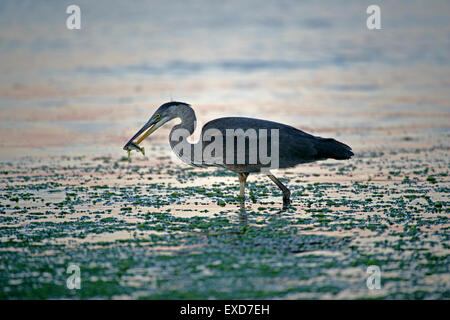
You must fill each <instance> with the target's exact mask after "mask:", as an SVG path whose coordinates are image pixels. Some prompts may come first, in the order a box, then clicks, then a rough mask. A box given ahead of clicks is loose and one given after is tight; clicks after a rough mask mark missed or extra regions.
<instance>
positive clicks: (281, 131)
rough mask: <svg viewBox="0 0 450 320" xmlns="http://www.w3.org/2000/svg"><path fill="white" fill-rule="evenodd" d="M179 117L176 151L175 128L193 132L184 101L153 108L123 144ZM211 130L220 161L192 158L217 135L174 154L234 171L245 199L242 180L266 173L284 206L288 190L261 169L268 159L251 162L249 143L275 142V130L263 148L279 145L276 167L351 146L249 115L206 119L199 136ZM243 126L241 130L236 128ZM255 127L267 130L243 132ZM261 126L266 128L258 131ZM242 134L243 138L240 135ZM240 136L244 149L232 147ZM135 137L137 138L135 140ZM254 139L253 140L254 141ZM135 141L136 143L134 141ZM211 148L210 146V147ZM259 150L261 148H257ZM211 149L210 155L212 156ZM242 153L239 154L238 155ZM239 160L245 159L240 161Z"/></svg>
mask: <svg viewBox="0 0 450 320" xmlns="http://www.w3.org/2000/svg"><path fill="white" fill-rule="evenodd" d="M175 118H179V119H181V123H180V124H178V125H176V126H174V127H173V128H172V131H171V132H170V137H171V138H170V139H169V140H170V146H171V147H172V150H174V151H175V150H176V148H177V144H178V143H179V139H172V138H173V137H174V136H175V135H176V134H175V135H174V133H176V132H177V131H176V130H178V129H179V130H180V131H183V130H184V131H185V132H186V133H187V135H192V133H193V132H194V130H195V126H196V117H195V113H194V110H192V108H191V107H190V106H189V105H188V104H186V103H183V102H168V103H165V104H163V105H162V106H160V107H159V108H158V110H156V112H155V113H154V114H153V115H152V117H151V118H150V120H149V121H148V122H147V123H146V124H145V125H144V126H143V127H142V129H141V130H139V131H138V132H137V133H136V134H135V135H134V136H133V137H132V138H131V139H130V141H128V143H127V144H126V145H125V147H124V149H125V150H130V149H136V148H135V147H136V145H137V147H138V145H139V144H140V143H141V142H142V141H143V140H144V139H145V138H147V137H148V136H149V135H150V134H151V133H152V132H154V131H155V130H157V129H158V128H159V127H161V126H162V125H164V124H165V123H166V122H168V121H170V120H172V119H175ZM208 129H212V130H215V131H216V132H218V133H220V134H221V135H222V137H224V138H223V140H222V144H221V146H222V148H223V152H222V154H221V155H220V156H221V157H223V159H221V160H223V161H220V162H215V163H210V162H206V161H204V160H200V162H199V161H198V160H196V159H194V154H195V152H196V146H198V143H202V145H201V146H200V150H202V151H204V150H205V148H206V147H207V146H208V145H209V144H212V143H213V142H214V141H215V140H216V139H217V136H215V137H213V138H214V139H213V138H210V139H209V140H208V141H206V140H202V138H200V140H202V141H200V142H197V143H193V144H191V143H189V145H188V146H189V148H191V150H192V153H190V155H191V156H190V157H186V156H185V157H183V155H182V154H180V153H179V152H178V151H177V154H178V155H179V156H181V158H182V159H183V161H185V162H186V163H188V164H190V165H194V166H200V167H207V166H215V167H221V168H225V169H228V170H231V171H234V172H236V173H237V174H238V175H239V182H240V197H241V199H244V192H245V182H246V180H247V177H248V175H249V174H250V173H252V172H265V173H266V174H267V176H268V177H269V178H270V179H271V180H272V181H273V182H274V183H275V184H276V185H277V186H278V187H279V188H280V189H281V191H282V192H283V203H284V205H288V204H289V202H290V191H289V189H288V188H286V186H284V185H283V184H282V183H281V182H280V181H279V180H278V179H277V178H276V177H275V176H273V175H272V174H271V173H270V171H263V170H264V168H267V165H266V164H267V162H263V161H262V160H261V159H260V158H258V159H257V161H256V162H255V161H251V159H250V158H251V152H252V151H251V150H250V146H251V145H252V142H256V143H257V144H256V145H258V146H260V145H261V144H260V143H262V142H265V143H266V144H270V143H269V141H270V142H271V141H272V137H273V138H274V139H273V140H274V141H275V134H274V133H272V132H274V131H273V130H274V129H275V130H277V131H276V132H277V133H278V140H277V144H276V145H270V146H268V147H266V148H267V149H265V150H266V153H267V154H268V153H269V151H271V152H272V154H273V153H274V151H275V150H272V149H273V148H274V147H276V148H278V157H277V162H278V166H277V167H278V168H289V167H293V166H295V165H297V164H300V163H307V162H313V161H317V160H325V159H337V160H345V159H349V158H350V157H351V156H352V155H353V152H352V151H351V148H350V147H349V146H347V145H345V144H343V143H341V142H339V141H336V140H334V139H331V138H321V137H316V136H313V135H310V134H308V133H305V132H303V131H300V130H298V129H295V128H294V127H291V126H288V125H285V124H281V123H276V122H272V121H266V120H258V119H252V118H242V117H229V118H220V119H215V120H212V121H210V122H208V123H207V124H206V125H205V126H204V127H203V128H202V135H201V137H203V136H204V133H205V132H206V131H207V130H208ZM238 129H242V130H240V131H239V130H238ZM249 129H250V130H251V129H253V130H255V131H259V132H266V135H261V134H259V135H257V136H256V137H255V136H251V135H247V134H245V133H248V132H250V131H248V130H249ZM261 129H266V130H263V131H261ZM229 130H233V131H232V132H235V133H236V132H241V133H240V135H241V136H240V137H239V134H236V136H235V137H233V139H232V140H229V143H228V144H229V145H228V147H230V144H233V146H232V149H231V150H233V152H234V154H233V157H232V161H229V159H226V155H227V151H228V150H227V145H226V144H227V139H226V136H227V131H228V132H229ZM242 136H243V137H242ZM239 138H244V140H243V141H244V148H245V149H243V150H242V149H239V148H235V147H234V146H235V142H236V140H239ZM135 139H138V140H137V141H136V142H135V141H134V140H135ZM255 140H256V141H255ZM134 143H135V144H134ZM210 149H211V148H210ZM260 151H261V150H260ZM215 152H216V151H214V152H213V153H212V154H213V155H215ZM240 153H241V154H240ZM217 154H220V153H217ZM239 157H241V161H237V160H236V159H239ZM242 159H244V161H243V162H242Z"/></svg>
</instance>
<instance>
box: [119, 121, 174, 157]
mask: <svg viewBox="0 0 450 320" xmlns="http://www.w3.org/2000/svg"><path fill="white" fill-rule="evenodd" d="M169 120H170V118H168V117H165V118H161V117H160V116H159V115H157V116H152V117H151V119H150V120H149V121H148V122H147V123H146V124H145V125H144V126H143V127H142V128H141V129H140V130H139V131H138V132H137V133H136V134H135V135H134V136H133V137H132V138H131V139H130V140H129V141H128V142H127V143H126V144H125V146H124V147H123V150H125V151H127V152H128V159H130V152H131V151H132V150H135V151H140V152H142V154H143V155H145V149H144V147H141V146H139V144H140V143H141V142H142V141H144V139H145V138H147V137H148V136H149V135H151V134H152V133H153V132H155V131H156V130H157V129H158V128H159V127H161V126H162V125H163V124H164V123H166V122H167V121H169ZM135 139H137V141H136V142H134V140H135Z"/></svg>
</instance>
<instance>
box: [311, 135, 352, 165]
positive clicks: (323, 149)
mask: <svg viewBox="0 0 450 320" xmlns="http://www.w3.org/2000/svg"><path fill="white" fill-rule="evenodd" d="M316 150H317V157H318V158H319V159H324V158H325V159H330V158H331V159H336V160H347V159H350V158H351V157H352V156H353V155H354V153H353V152H352V148H350V147H349V146H348V145H346V144H344V143H342V142H339V141H336V140H334V139H332V138H318V140H317V144H316Z"/></svg>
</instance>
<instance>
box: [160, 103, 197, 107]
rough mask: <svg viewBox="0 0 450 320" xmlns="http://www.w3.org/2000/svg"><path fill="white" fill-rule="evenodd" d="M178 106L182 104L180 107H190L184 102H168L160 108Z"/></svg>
mask: <svg viewBox="0 0 450 320" xmlns="http://www.w3.org/2000/svg"><path fill="white" fill-rule="evenodd" d="M179 104H182V105H185V106H188V107H190V104H188V103H186V102H180V101H170V102H166V103H164V104H163V105H162V106H161V107H160V108H168V107H171V106H175V105H179Z"/></svg>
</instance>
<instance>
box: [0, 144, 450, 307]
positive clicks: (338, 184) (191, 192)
mask: <svg viewBox="0 0 450 320" xmlns="http://www.w3.org/2000/svg"><path fill="white" fill-rule="evenodd" d="M161 149H162V150H164V149H165V148H164V147H161ZM167 149H168V147H167ZM157 151H158V150H156V149H153V150H152V151H151V152H154V153H156V152H157ZM448 151H449V150H448V148H447V147H443V146H441V147H434V148H433V150H429V149H417V150H412V151H408V150H403V151H399V152H395V153H392V154H380V153H374V152H361V153H360V154H357V156H356V157H355V158H353V159H352V160H351V161H348V162H345V163H343V162H337V161H327V162H321V163H316V164H311V165H306V166H302V167H299V168H295V169H293V170H288V171H286V172H285V175H284V180H283V181H284V182H286V183H287V184H288V185H289V186H290V188H291V190H292V193H293V204H292V206H291V208H289V209H288V210H282V204H281V196H280V193H279V189H278V188H276V187H275V186H274V185H273V184H272V183H271V182H270V180H268V179H267V178H265V177H264V176H251V177H250V178H249V192H248V194H247V197H248V201H247V204H246V205H245V207H242V206H240V203H239V201H238V198H237V195H238V184H237V177H236V176H235V175H233V174H230V173H228V172H226V171H221V170H201V169H194V168H189V167H186V166H183V165H175V164H174V163H173V162H172V161H170V157H165V158H164V157H162V158H160V159H158V161H153V160H151V158H142V157H137V156H135V157H133V159H132V161H131V162H128V161H127V160H126V158H121V157H120V156H118V157H98V158H88V157H72V158H70V157H55V158H51V159H46V161H45V162H43V161H42V159H41V160H39V159H38V158H33V159H31V158H29V159H22V160H16V161H3V162H1V167H0V174H1V175H0V184H1V192H0V199H1V207H0V219H1V229H0V230H1V231H0V237H1V239H2V241H1V248H0V257H1V262H0V274H1V278H0V282H1V283H0V287H1V288H2V289H1V298H10V299H11V298H20V299H22V298H33V299H34V298H44V299H47V298H135V299H169V298H172V299H173V298H175V299H177V298H193V299H209V298H216V299H229V298H285V299H299V298H333V299H334V298H396V299H397V298H399V299H411V298H419V299H423V298H427V299H428V298H429V299H437V298H444V299H445V298H449V292H450V291H449V289H450V273H449V262H450V261H449V255H448V254H449V251H450V248H449V246H450V241H449V236H450V233H449V226H450V224H449V219H448V218H449V201H448V195H449V177H448V171H449V162H448ZM151 152H150V153H151ZM161 152H162V151H161V150H160V151H159V152H158V153H161ZM431 154H432V156H430V155H431ZM70 264H75V265H77V266H78V267H79V268H80V278H81V289H79V290H78V289H69V288H68V287H67V279H68V277H70V276H71V275H72V273H71V272H69V273H67V268H68V266H69V265H70ZM369 266H378V267H379V268H380V271H381V283H380V284H381V288H380V289H372V290H371V289H369V288H368V286H367V279H368V277H369V276H370V275H371V273H367V268H368V267H369Z"/></svg>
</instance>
